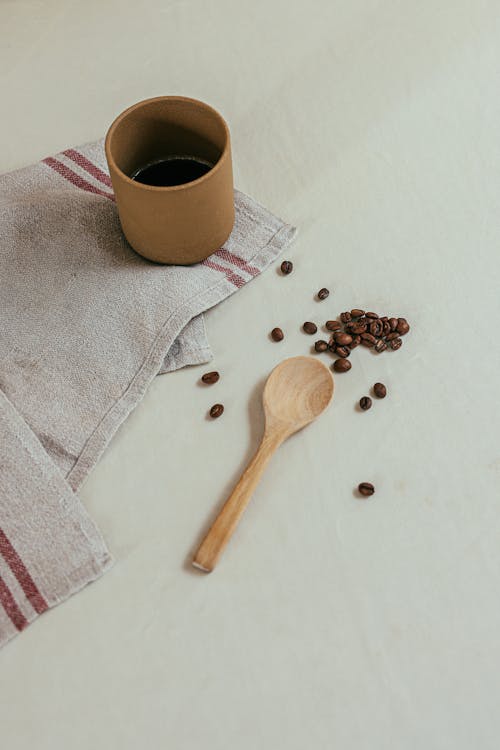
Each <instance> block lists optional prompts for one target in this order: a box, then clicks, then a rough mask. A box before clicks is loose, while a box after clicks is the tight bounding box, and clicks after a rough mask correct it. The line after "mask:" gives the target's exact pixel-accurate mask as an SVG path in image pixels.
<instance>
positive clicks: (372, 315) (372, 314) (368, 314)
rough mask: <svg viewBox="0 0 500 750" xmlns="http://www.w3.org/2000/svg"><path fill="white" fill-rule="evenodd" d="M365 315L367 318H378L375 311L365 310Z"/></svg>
mask: <svg viewBox="0 0 500 750" xmlns="http://www.w3.org/2000/svg"><path fill="white" fill-rule="evenodd" d="M365 315H366V317H367V318H372V320H376V319H377V318H378V315H377V313H374V312H366V313H365Z"/></svg>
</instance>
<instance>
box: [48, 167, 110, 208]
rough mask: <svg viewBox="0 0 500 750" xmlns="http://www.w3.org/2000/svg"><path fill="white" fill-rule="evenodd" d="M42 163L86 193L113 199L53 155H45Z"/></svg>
mask: <svg viewBox="0 0 500 750" xmlns="http://www.w3.org/2000/svg"><path fill="white" fill-rule="evenodd" d="M43 163H44V164H46V165H47V166H48V167H50V168H51V169H53V170H54V172H57V173H58V174H60V175H61V177H64V178H65V179H66V180H68V182H71V183H72V184H73V185H76V187H78V188H80V189H81V190H86V191H87V192H88V193H95V194H96V195H102V196H103V197H104V198H108V199H109V200H110V201H114V199H115V196H114V195H111V193H105V192H104V190H101V189H100V188H98V187H94V185H91V184H90V182H87V180H84V179H83V177H80V175H79V174H77V173H76V172H73V170H72V169H70V168H69V167H67V166H66V165H65V164H63V163H62V162H61V161H58V160H57V159H54V157H53V156H47V158H46V159H43Z"/></svg>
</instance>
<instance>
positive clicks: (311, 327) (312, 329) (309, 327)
mask: <svg viewBox="0 0 500 750" xmlns="http://www.w3.org/2000/svg"><path fill="white" fill-rule="evenodd" d="M302 328H303V330H304V332H305V333H309V334H310V335H312V334H313V333H316V331H317V330H318V326H317V325H316V323H311V321H310V320H307V321H306V322H305V323H304V325H303V326H302Z"/></svg>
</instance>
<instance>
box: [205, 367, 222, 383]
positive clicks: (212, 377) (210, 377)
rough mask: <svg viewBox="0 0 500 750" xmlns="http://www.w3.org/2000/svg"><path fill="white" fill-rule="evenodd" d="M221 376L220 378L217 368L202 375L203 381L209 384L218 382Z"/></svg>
mask: <svg viewBox="0 0 500 750" xmlns="http://www.w3.org/2000/svg"><path fill="white" fill-rule="evenodd" d="M219 378H220V375H219V373H218V372H217V371H216V370H214V371H213V372H206V373H205V374H204V375H202V376H201V379H202V382H203V383H206V384H207V385H212V383H216V382H217V381H218V379H219Z"/></svg>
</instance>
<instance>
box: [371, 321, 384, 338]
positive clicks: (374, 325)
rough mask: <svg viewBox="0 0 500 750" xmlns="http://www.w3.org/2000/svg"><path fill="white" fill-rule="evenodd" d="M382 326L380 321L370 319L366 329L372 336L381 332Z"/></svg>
mask: <svg viewBox="0 0 500 750" xmlns="http://www.w3.org/2000/svg"><path fill="white" fill-rule="evenodd" d="M383 328H384V324H383V323H381V322H380V320H372V322H371V323H370V325H369V326H368V330H369V331H370V333H371V335H372V336H380V335H381V334H382V330H383Z"/></svg>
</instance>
